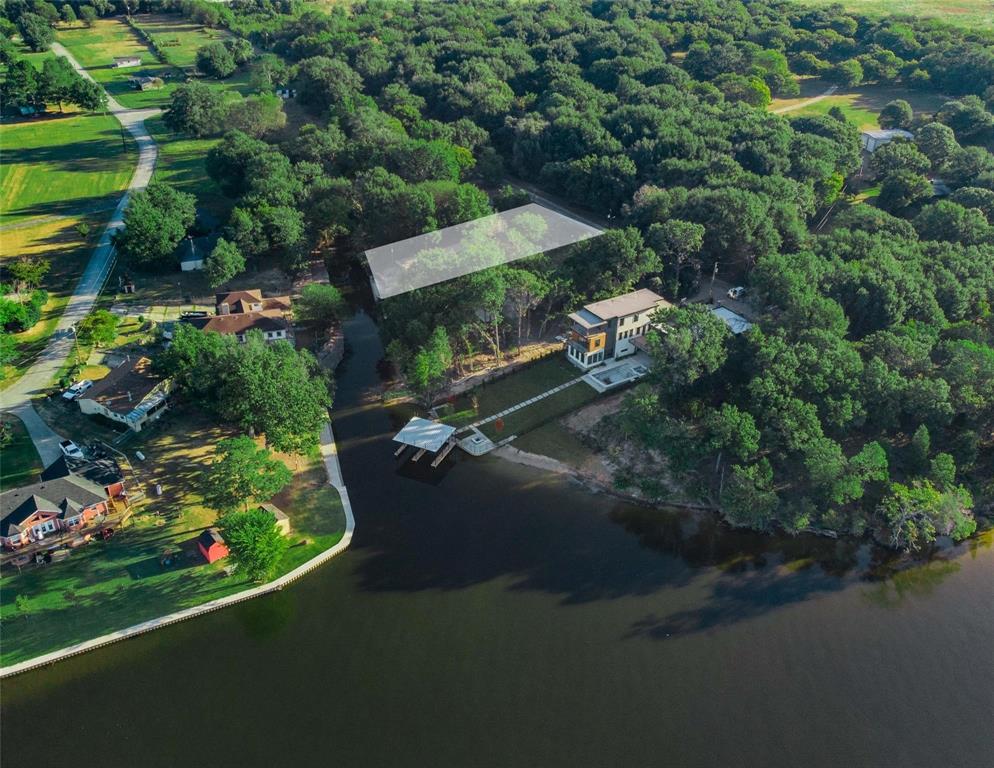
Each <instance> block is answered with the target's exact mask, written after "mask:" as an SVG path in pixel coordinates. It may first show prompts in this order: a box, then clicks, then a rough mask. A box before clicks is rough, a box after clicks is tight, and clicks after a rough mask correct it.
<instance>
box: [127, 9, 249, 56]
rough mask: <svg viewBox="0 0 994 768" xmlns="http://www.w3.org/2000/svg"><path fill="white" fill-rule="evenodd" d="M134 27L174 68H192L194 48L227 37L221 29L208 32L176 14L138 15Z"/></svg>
mask: <svg viewBox="0 0 994 768" xmlns="http://www.w3.org/2000/svg"><path fill="white" fill-rule="evenodd" d="M134 18H135V24H136V25H137V26H138V27H139V28H141V30H142V31H143V32H145V33H146V34H147V35H148V36H149V37H150V38H152V40H154V41H155V44H156V45H157V46H158V48H159V50H160V51H161V52H162V55H163V56H164V57H165V59H166V62H167V63H169V64H172V65H173V66H174V67H192V66H193V65H194V64H195V63H196V61H197V49H199V48H201V47H203V46H205V45H207V44H208V43H211V42H214V41H215V40H224V39H225V38H227V37H230V35H229V34H228V32H227V31H226V30H223V29H208V28H207V27H203V26H201V25H200V24H195V23H194V22H192V21H190V20H189V19H185V18H183V17H182V16H180V15H179V14H158V13H150V14H141V15H138V16H135V17H134Z"/></svg>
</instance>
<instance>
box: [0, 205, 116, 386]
mask: <svg viewBox="0 0 994 768" xmlns="http://www.w3.org/2000/svg"><path fill="white" fill-rule="evenodd" d="M111 212H112V211H111V210H103V211H95V212H93V213H90V214H87V215H83V216H65V217H60V218H57V219H54V220H42V221H41V223H38V224H32V225H30V226H20V225H17V228H16V229H12V230H6V231H4V230H0V252H2V259H3V260H6V259H15V258H18V257H21V256H36V257H38V258H44V259H48V260H49V261H51V263H52V269H51V271H50V272H49V273H48V275H46V277H45V280H44V281H43V283H42V287H43V288H44V289H45V290H46V291H48V303H46V304H45V306H44V307H43V308H42V314H41V319H40V320H39V321H38V322H37V323H36V324H35V326H34V327H33V328H29V329H28V330H26V331H24V332H23V333H16V334H14V340H15V342H16V344H17V358H16V359H14V360H13V361H11V363H9V364H8V365H7V366H5V367H4V378H3V380H0V390H2V389H5V388H6V387H9V386H10V385H11V384H13V383H14V382H15V381H17V379H18V378H19V376H20V374H21V373H23V371H24V369H25V367H26V366H28V365H30V364H31V363H32V362H33V361H34V358H35V357H36V356H37V354H38V353H39V352H40V351H41V350H42V349H43V348H44V347H45V345H46V344H47V343H48V339H49V337H50V336H51V335H52V333H53V332H54V330H55V326H56V325H57V324H58V322H59V318H60V317H61V316H62V311H63V310H64V309H65V306H66V303H67V302H68V301H69V297H70V296H71V295H72V292H73V289H74V288H75V287H76V282H77V281H78V280H79V277H80V275H81V274H82V273H83V269H84V268H85V267H86V264H87V262H88V261H89V259H90V253H91V252H92V251H93V248H94V246H95V245H96V244H97V241H98V240H99V239H100V235H101V234H102V233H103V230H104V227H106V225H107V221H108V220H109V219H110V215H111ZM83 222H85V223H86V224H87V225H88V226H89V227H90V231H89V233H88V234H87V235H86V237H84V236H83V235H81V234H80V232H79V230H77V228H76V227H77V225H79V224H80V223H83Z"/></svg>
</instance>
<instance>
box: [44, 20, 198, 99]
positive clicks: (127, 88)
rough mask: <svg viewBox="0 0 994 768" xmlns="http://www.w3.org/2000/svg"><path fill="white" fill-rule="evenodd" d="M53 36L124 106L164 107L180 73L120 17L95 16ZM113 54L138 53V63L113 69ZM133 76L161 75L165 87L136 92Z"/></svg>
mask: <svg viewBox="0 0 994 768" xmlns="http://www.w3.org/2000/svg"><path fill="white" fill-rule="evenodd" d="M57 39H58V41H59V42H60V43H62V44H63V45H64V46H65V47H66V48H67V49H68V50H69V52H70V53H71V54H72V55H73V56H74V57H75V59H76V60H77V61H78V62H79V63H80V64H81V65H82V66H83V67H84V68H85V69H86V71H87V72H89V73H90V76H91V77H92V78H93V79H94V80H96V81H97V82H98V83H100V85H102V86H103V87H104V89H105V90H106V91H107V92H108V93H109V94H110V95H111V96H113V97H114V98H115V99H117V100H118V101H119V102H120V103H121V104H123V105H124V106H125V107H135V108H138V107H142V108H144V107H165V106H167V105H168V104H169V98H170V95H171V94H172V92H173V91H174V90H175V89H176V86H177V85H178V84H179V83H180V82H182V72H181V71H180V70H178V69H176V68H175V67H172V66H169V65H168V64H164V63H163V62H162V61H160V60H159V58H158V57H157V56H156V55H155V53H154V52H153V51H152V49H151V48H149V47H148V45H146V44H145V43H144V42H143V41H142V40H141V38H139V37H138V35H137V34H136V33H135V31H134V30H133V29H131V27H129V26H128V25H127V24H126V23H125V22H124V21H123V20H122V19H120V18H107V19H98V20H97V21H96V22H94V24H93V26H92V27H83V26H80V27H74V28H71V29H66V28H63V29H60V30H59V32H58V35H57ZM117 56H140V57H141V60H142V64H141V66H138V67H127V68H124V69H115V68H114V58H115V57H117ZM135 75H148V76H151V77H161V78H163V79H164V80H165V83H166V85H165V87H163V88H159V89H158V90H154V91H136V90H134V89H133V88H132V87H131V84H130V82H129V78H131V77H134V76H135Z"/></svg>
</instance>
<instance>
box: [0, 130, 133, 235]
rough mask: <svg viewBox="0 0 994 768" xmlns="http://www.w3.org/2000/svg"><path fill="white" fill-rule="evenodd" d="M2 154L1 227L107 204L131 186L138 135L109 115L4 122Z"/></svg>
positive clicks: (1, 137) (1, 135)
mask: <svg viewBox="0 0 994 768" xmlns="http://www.w3.org/2000/svg"><path fill="white" fill-rule="evenodd" d="M0 153H2V155H3V162H2V163H0V226H5V225H8V224H13V223H17V222H23V221H25V220H28V219H33V218H38V217H43V216H53V215H67V214H68V215H75V214H77V213H81V212H85V211H89V210H92V209H94V208H100V207H106V206H107V205H108V204H109V203H111V202H115V201H116V197H117V193H118V192H120V191H121V190H123V189H124V188H125V187H127V185H128V181H129V180H130V179H131V174H132V173H133V172H134V167H135V161H136V158H137V154H136V149H135V144H134V140H133V139H132V138H131V136H130V135H129V134H127V133H125V134H124V136H123V137H122V135H121V125H120V123H118V122H117V120H116V119H115V118H114V117H113V116H111V115H109V114H106V115H104V114H66V115H59V114H58V113H56V114H54V115H51V116H49V117H46V118H41V119H36V120H26V121H21V122H16V123H7V124H4V125H2V126H0ZM4 250H5V252H6V250H7V249H6V248H5V249H4Z"/></svg>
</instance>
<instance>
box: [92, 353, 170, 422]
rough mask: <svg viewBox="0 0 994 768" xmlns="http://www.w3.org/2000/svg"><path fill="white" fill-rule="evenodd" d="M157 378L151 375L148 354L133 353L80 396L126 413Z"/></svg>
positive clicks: (156, 384) (145, 393)
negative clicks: (128, 358) (136, 354)
mask: <svg viewBox="0 0 994 768" xmlns="http://www.w3.org/2000/svg"><path fill="white" fill-rule="evenodd" d="M160 381H161V379H160V378H159V377H158V376H153V375H152V361H151V360H150V359H149V358H147V357H133V358H131V359H130V360H127V361H125V362H123V363H121V365H119V366H117V368H115V369H114V370H112V371H111V372H110V373H108V374H107V375H106V376H104V377H103V378H102V379H100V380H99V381H97V382H96V383H95V384H94V385H93V386H92V387H91V388H90V389H89V391H87V392H85V393H84V394H83V396H82V397H81V398H80V400H93V401H95V402H97V403H100V405H102V406H103V407H104V408H106V409H108V410H110V411H113V412H114V413H120V414H129V413H131V412H132V411H133V410H135V409H136V408H137V407H138V405H139V404H140V403H141V401H142V400H144V399H145V398H146V397H148V396H149V394H151V392H152V390H153V389H155V388H156V387H157V386H158V385H159V383H160Z"/></svg>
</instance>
